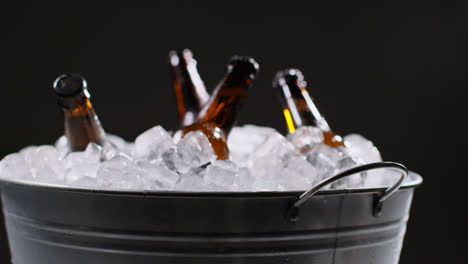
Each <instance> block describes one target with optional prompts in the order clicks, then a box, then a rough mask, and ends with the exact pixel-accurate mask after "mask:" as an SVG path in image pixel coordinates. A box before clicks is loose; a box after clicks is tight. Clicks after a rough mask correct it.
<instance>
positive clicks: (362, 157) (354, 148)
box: [344, 134, 382, 164]
mask: <svg viewBox="0 0 468 264" xmlns="http://www.w3.org/2000/svg"><path fill="white" fill-rule="evenodd" d="M344 143H345V145H346V153H347V154H348V155H349V156H351V157H354V158H357V159H358V160H359V162H361V163H362V164H367V163H372V162H379V161H382V157H381V156H380V152H379V150H378V149H377V148H376V147H375V146H374V144H373V143H372V142H371V141H370V140H368V139H366V138H364V137H363V136H361V135H358V134H350V135H347V136H345V137H344Z"/></svg>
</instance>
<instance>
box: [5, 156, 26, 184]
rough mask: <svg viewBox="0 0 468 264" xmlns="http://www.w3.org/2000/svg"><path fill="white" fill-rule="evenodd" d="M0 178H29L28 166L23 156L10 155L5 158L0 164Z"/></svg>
mask: <svg viewBox="0 0 468 264" xmlns="http://www.w3.org/2000/svg"><path fill="white" fill-rule="evenodd" d="M0 177H2V178H6V179H13V180H15V179H25V178H29V177H30V171H29V166H28V164H27V162H26V160H24V157H23V155H22V154H20V153H12V154H9V155H7V156H5V157H4V158H3V159H2V161H1V162H0Z"/></svg>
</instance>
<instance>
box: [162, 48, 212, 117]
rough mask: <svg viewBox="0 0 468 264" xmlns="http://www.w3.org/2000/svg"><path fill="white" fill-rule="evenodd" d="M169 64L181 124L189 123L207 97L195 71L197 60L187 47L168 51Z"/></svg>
mask: <svg viewBox="0 0 468 264" xmlns="http://www.w3.org/2000/svg"><path fill="white" fill-rule="evenodd" d="M169 65H170V69H171V73H172V85H173V87H174V92H175V96H176V100H177V110H178V112H179V117H180V120H181V124H182V126H188V125H191V124H193V122H195V120H196V118H197V115H198V113H199V112H200V110H201V109H202V107H203V106H204V105H205V104H206V102H207V101H208V99H209V95H208V92H207V91H206V88H205V85H204V84H203V81H202V79H201V78H200V75H199V74H198V71H197V61H196V60H195V59H194V58H193V54H192V52H191V51H190V50H189V49H184V50H183V51H175V50H173V51H170V52H169Z"/></svg>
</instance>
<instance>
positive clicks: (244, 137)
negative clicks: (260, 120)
mask: <svg viewBox="0 0 468 264" xmlns="http://www.w3.org/2000/svg"><path fill="white" fill-rule="evenodd" d="M276 133H277V132H276V131H275V130H274V129H273V128H269V127H261V126H253V125H245V126H242V127H234V128H233V129H232V130H231V132H230V133H229V136H228V140H227V143H228V147H229V157H230V159H231V160H232V161H233V162H234V163H236V164H237V165H238V166H241V167H243V166H246V165H247V160H248V157H249V155H250V153H252V152H253V151H254V150H255V149H256V148H257V147H258V146H259V145H261V144H262V143H263V142H265V140H267V138H268V137H269V136H270V135H272V134H276Z"/></svg>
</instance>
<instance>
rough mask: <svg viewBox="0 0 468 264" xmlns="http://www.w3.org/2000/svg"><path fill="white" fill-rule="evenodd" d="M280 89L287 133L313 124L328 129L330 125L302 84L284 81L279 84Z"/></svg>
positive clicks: (324, 129)
mask: <svg viewBox="0 0 468 264" xmlns="http://www.w3.org/2000/svg"><path fill="white" fill-rule="evenodd" d="M291 86H293V87H291ZM280 90H281V91H280V94H279V97H280V103H281V105H282V107H283V114H284V117H285V119H286V123H287V126H288V130H289V133H294V131H295V130H296V129H297V128H299V127H302V126H315V127H318V128H320V129H321V130H323V131H330V126H329V125H328V123H327V121H326V120H325V118H323V116H322V115H321V114H320V112H319V111H318V109H317V107H316V106H315V104H314V102H313V100H312V98H311V97H310V95H309V93H308V92H307V90H306V89H305V87H304V86H303V87H300V86H298V85H295V84H294V85H291V84H289V85H288V84H286V83H284V84H281V85H280Z"/></svg>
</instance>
